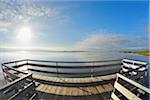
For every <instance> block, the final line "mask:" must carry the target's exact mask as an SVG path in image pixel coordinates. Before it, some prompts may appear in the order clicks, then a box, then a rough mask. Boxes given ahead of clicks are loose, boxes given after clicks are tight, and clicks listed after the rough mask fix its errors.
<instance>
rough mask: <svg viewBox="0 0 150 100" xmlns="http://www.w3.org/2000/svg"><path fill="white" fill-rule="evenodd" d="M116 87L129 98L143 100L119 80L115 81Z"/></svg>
mask: <svg viewBox="0 0 150 100" xmlns="http://www.w3.org/2000/svg"><path fill="white" fill-rule="evenodd" d="M114 87H115V88H116V89H117V90H118V91H119V92H120V93H122V94H123V95H124V96H125V97H126V98H128V99H129V100H142V99H141V98H139V97H138V96H136V95H135V94H133V93H132V92H130V91H129V90H128V89H126V88H125V87H123V86H122V85H121V84H119V83H118V82H115V84H114Z"/></svg>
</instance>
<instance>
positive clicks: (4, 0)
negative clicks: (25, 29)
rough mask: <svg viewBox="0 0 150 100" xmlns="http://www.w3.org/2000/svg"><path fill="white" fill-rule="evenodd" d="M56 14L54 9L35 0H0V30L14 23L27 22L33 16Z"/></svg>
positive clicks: (4, 29) (51, 15)
mask: <svg viewBox="0 0 150 100" xmlns="http://www.w3.org/2000/svg"><path fill="white" fill-rule="evenodd" d="M58 14H59V12H58V11H57V10H56V9H54V8H48V7H45V6H43V5H42V4H40V3H38V2H36V1H35V0H0V32H3V31H6V30H7V29H9V28H10V27H11V26H14V25H15V24H18V23H25V22H29V21H30V20H31V19H32V18H33V17H53V16H54V17H55V16H57V15H58ZM4 23H6V25H5V24H4ZM7 24H9V25H7Z"/></svg>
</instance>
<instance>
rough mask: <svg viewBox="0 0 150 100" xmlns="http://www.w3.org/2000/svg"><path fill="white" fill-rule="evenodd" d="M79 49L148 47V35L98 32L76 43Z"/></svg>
mask: <svg viewBox="0 0 150 100" xmlns="http://www.w3.org/2000/svg"><path fill="white" fill-rule="evenodd" d="M76 48H77V49H81V50H104V51H105V50H122V49H137V48H138V49H143V48H148V37H146V36H133V35H118V34H111V33H109V34H107V33H99V34H94V35H90V36H88V37H86V38H85V39H83V40H81V41H80V42H78V43H77V45H76Z"/></svg>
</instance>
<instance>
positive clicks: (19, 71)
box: [2, 64, 28, 74]
mask: <svg viewBox="0 0 150 100" xmlns="http://www.w3.org/2000/svg"><path fill="white" fill-rule="evenodd" d="M2 66H4V67H6V68H9V69H11V70H14V71H16V72H19V73H22V74H28V73H25V72H23V71H19V70H17V69H15V68H11V67H8V66H7V65H5V64H2Z"/></svg>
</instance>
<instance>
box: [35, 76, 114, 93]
mask: <svg viewBox="0 0 150 100" xmlns="http://www.w3.org/2000/svg"><path fill="white" fill-rule="evenodd" d="M115 78H116V75H115V74H112V75H107V76H99V77H93V78H53V77H47V76H40V75H34V74H33V79H40V80H42V81H49V82H57V83H60V84H61V83H64V84H65V85H58V84H57V85H55V84H52V85H48V84H42V83H41V82H40V84H39V86H38V87H37V88H36V90H37V91H38V92H42V93H43V94H55V95H63V96H87V95H93V94H94V95H95V94H101V93H105V92H110V91H112V90H113V85H112V84H111V83H105V84H100V85H96V86H95V85H93V86H92V85H90V86H88V85H87V86H84V85H83V86H81V84H85V85H86V84H92V83H95V82H102V81H107V80H113V79H115ZM70 83H74V84H75V85H74V86H67V84H70ZM78 85H79V86H78Z"/></svg>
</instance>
